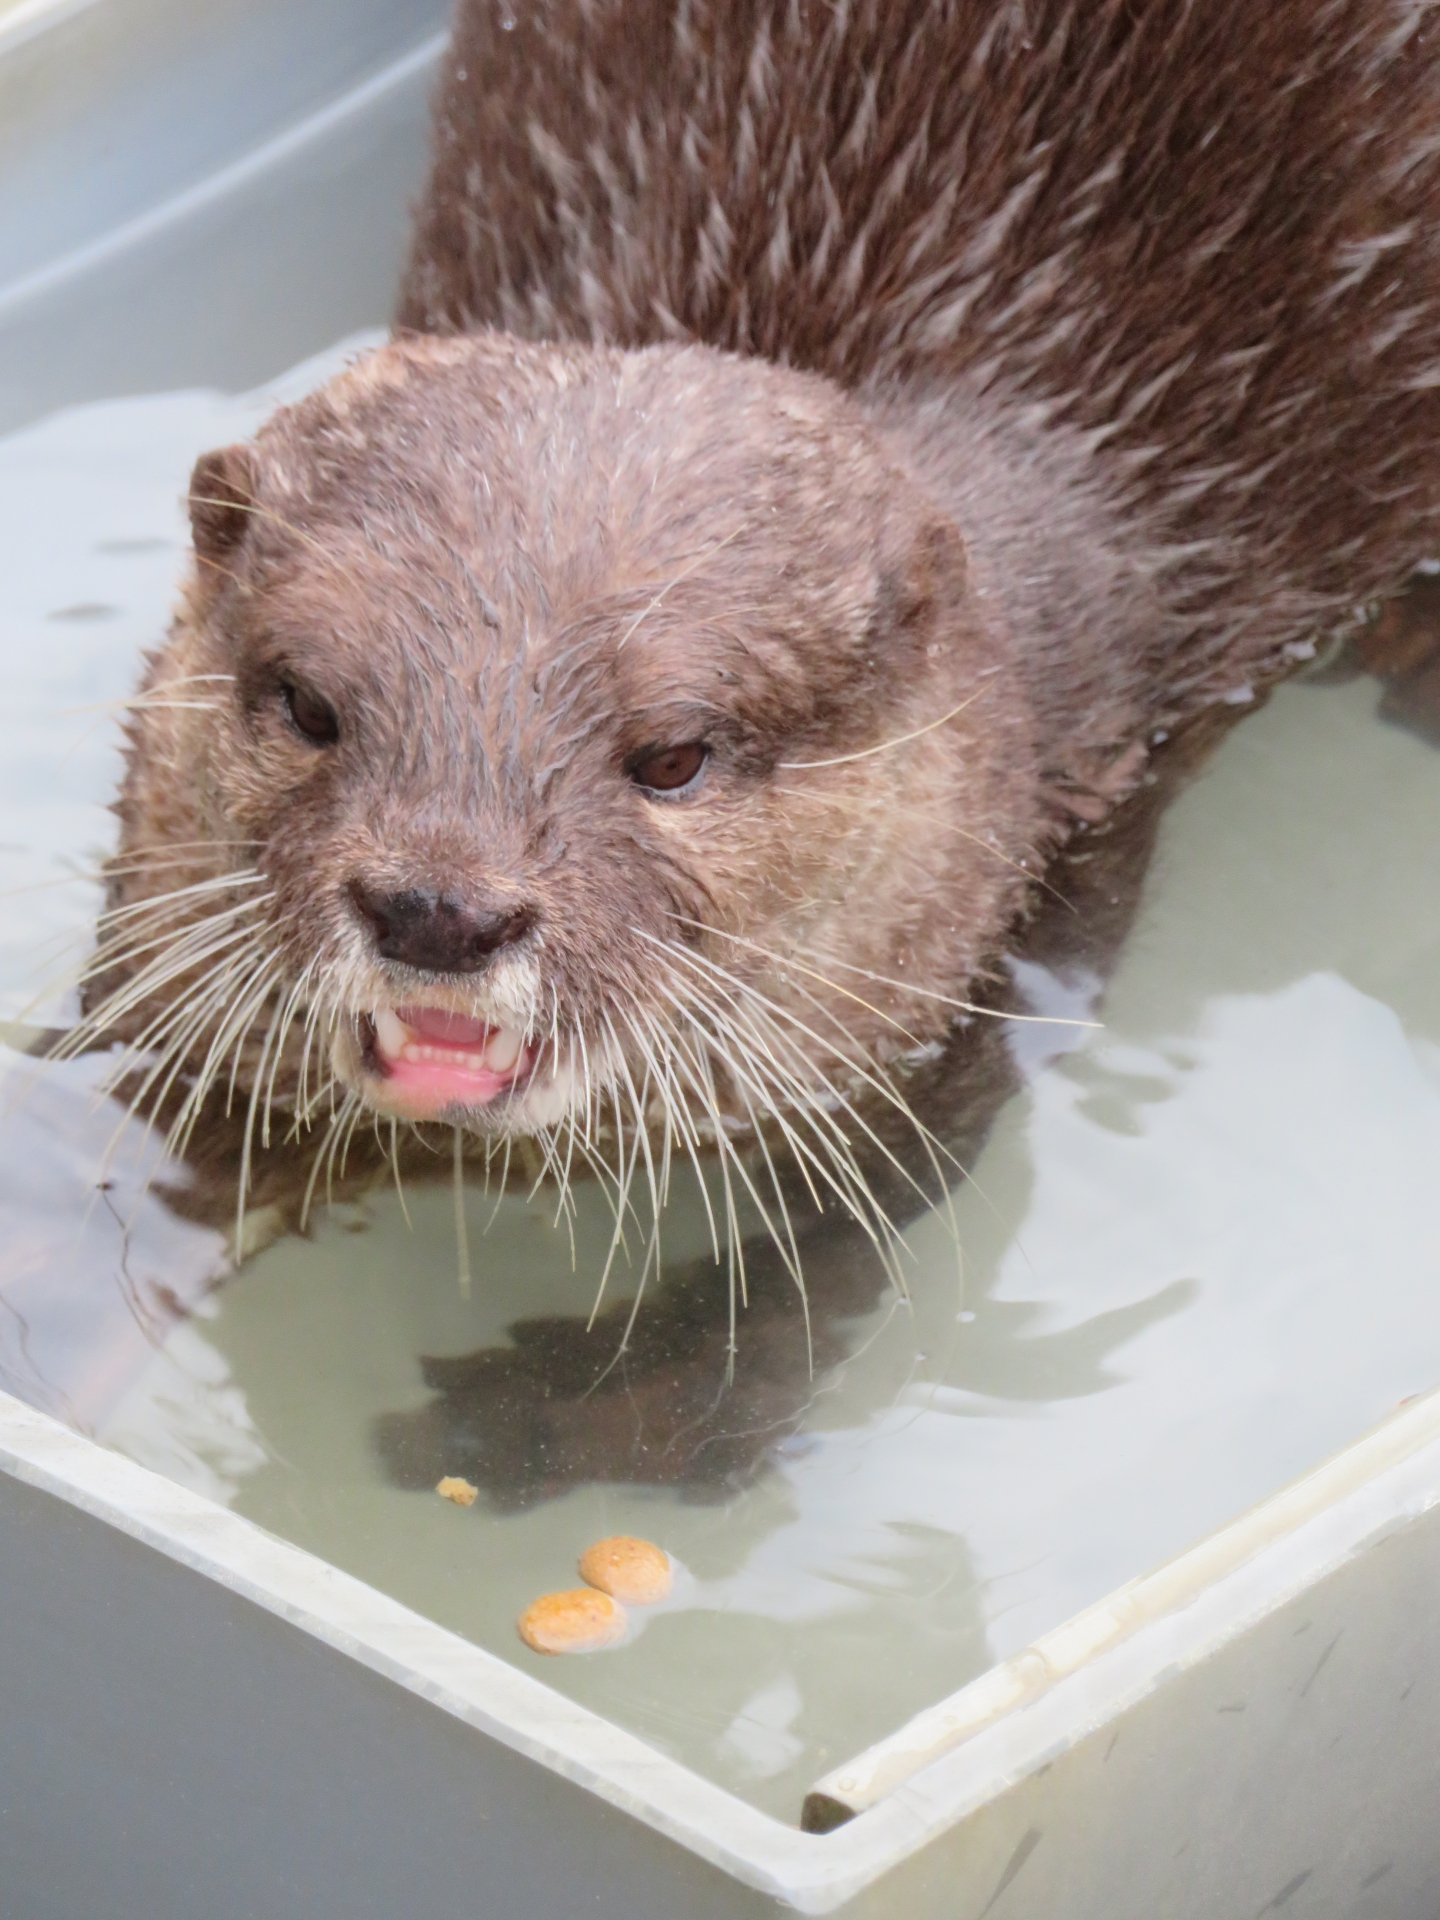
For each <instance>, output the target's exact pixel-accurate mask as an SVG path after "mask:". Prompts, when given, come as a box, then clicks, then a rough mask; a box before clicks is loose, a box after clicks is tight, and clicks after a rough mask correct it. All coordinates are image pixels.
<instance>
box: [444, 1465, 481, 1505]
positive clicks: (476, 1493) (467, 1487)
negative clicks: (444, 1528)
mask: <svg viewBox="0 0 1440 1920" xmlns="http://www.w3.org/2000/svg"><path fill="white" fill-rule="evenodd" d="M435 1491H436V1492H437V1493H438V1494H439V1496H440V1498H441V1499H442V1500H453V1501H454V1502H455V1504H456V1506H457V1507H473V1506H474V1504H475V1502H476V1501H477V1500H478V1499H479V1498H480V1489H479V1488H478V1487H472V1486H471V1484H470V1482H469V1481H468V1480H461V1479H460V1478H459V1477H458V1476H457V1475H455V1474H451V1473H447V1474H446V1476H445V1478H444V1479H443V1480H439V1481H437V1482H436V1484H435Z"/></svg>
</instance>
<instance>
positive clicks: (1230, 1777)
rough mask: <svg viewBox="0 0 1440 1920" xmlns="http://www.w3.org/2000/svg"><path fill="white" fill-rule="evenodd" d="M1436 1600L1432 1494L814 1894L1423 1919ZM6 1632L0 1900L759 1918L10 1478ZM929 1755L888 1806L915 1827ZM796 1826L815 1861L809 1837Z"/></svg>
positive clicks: (679, 1861) (890, 1907)
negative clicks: (1310, 1582) (978, 1798)
mask: <svg viewBox="0 0 1440 1920" xmlns="http://www.w3.org/2000/svg"><path fill="white" fill-rule="evenodd" d="M1437 1591H1440V1509H1432V1510H1431V1511H1430V1512H1428V1513H1427V1514H1425V1515H1424V1516H1423V1517H1422V1518H1420V1519H1418V1520H1413V1521H1411V1522H1409V1523H1408V1524H1406V1525H1403V1526H1400V1527H1398V1528H1396V1529H1395V1530H1393V1531H1390V1532H1388V1533H1387V1534H1384V1535H1382V1536H1380V1537H1378V1538H1377V1539H1376V1540H1375V1541H1374V1542H1373V1543H1372V1544H1371V1545H1370V1546H1369V1547H1368V1548H1367V1549H1366V1550H1365V1552H1364V1553H1363V1554H1361V1555H1360V1556H1359V1557H1358V1558H1357V1559H1355V1560H1353V1561H1351V1562H1350V1563H1349V1564H1347V1565H1345V1566H1344V1567H1342V1568H1340V1569H1339V1570H1338V1571H1337V1572H1335V1573H1333V1574H1331V1575H1330V1576H1329V1577H1328V1578H1327V1579H1325V1580H1324V1581H1322V1582H1321V1583H1319V1584H1318V1585H1317V1586H1316V1587H1314V1588H1312V1589H1311V1591H1310V1592H1309V1593H1307V1594H1306V1595H1304V1596H1303V1597H1302V1598H1301V1599H1299V1600H1297V1601H1294V1602H1291V1603H1290V1604H1288V1605H1286V1606H1284V1607H1282V1608H1280V1609H1279V1610H1278V1611H1277V1612H1275V1613H1273V1614H1272V1615H1270V1616H1269V1617H1268V1619H1266V1620H1265V1621H1263V1622H1262V1623H1261V1624H1260V1625H1259V1626H1258V1627H1256V1628H1254V1629H1252V1630H1251V1631H1250V1632H1249V1633H1248V1634H1247V1635H1245V1636H1244V1637H1243V1638H1242V1639H1240V1640H1238V1641H1236V1642H1233V1643H1232V1644H1231V1645H1229V1646H1228V1647H1226V1648H1225V1649H1224V1650H1223V1651H1222V1652H1220V1653H1219V1654H1217V1655H1215V1656H1214V1657H1212V1658H1211V1659H1210V1660H1208V1661H1206V1662H1205V1663H1203V1664H1202V1665H1201V1666H1199V1667H1197V1668H1194V1669H1192V1670H1190V1671H1188V1672H1184V1673H1179V1674H1176V1675H1174V1676H1172V1677H1170V1678H1168V1679H1167V1680H1166V1681H1165V1683H1164V1684H1163V1685H1162V1686H1161V1687H1160V1689H1159V1690H1158V1691H1157V1692H1155V1693H1153V1694H1152V1695H1151V1696H1150V1697H1149V1698H1148V1699H1146V1700H1145V1701H1143V1702H1142V1703H1141V1704H1140V1705H1139V1706H1137V1707H1134V1708H1132V1709H1131V1710H1130V1711H1129V1712H1128V1713H1126V1714H1124V1715H1122V1716H1121V1717H1120V1718H1119V1719H1117V1720H1115V1721H1114V1722H1112V1723H1111V1724H1110V1725H1108V1726H1106V1727H1104V1728H1102V1729H1101V1731H1100V1732H1099V1733H1097V1734H1094V1735H1091V1736H1090V1737H1089V1738H1087V1739H1084V1740H1082V1741H1081V1742H1080V1743H1079V1744H1078V1745H1076V1746H1074V1747H1071V1748H1069V1749H1068V1750H1067V1751H1064V1752H1061V1753H1059V1754H1057V1756H1056V1758H1055V1759H1054V1761H1053V1762H1052V1763H1050V1764H1048V1765H1042V1767H1041V1768H1040V1769H1039V1770H1038V1771H1037V1772H1035V1773H1034V1774H1033V1775H1031V1776H1030V1777H1028V1778H1026V1779H1025V1780H1023V1781H1022V1782H1021V1783H1020V1784H1018V1785H1017V1786H1014V1787H1012V1788H1011V1789H1010V1790H1009V1791H1005V1792H1002V1793H1000V1794H999V1795H998V1797H996V1798H995V1799H994V1800H993V1801H991V1802H989V1803H988V1804H985V1805H982V1806H981V1807H979V1808H978V1809H977V1810H976V1811H975V1812H973V1813H972V1814H970V1815H969V1817H968V1818H965V1819H963V1820H961V1821H959V1822H958V1823H957V1824H955V1825H954V1826H952V1827H951V1828H950V1829H949V1830H948V1831H947V1832H945V1833H944V1834H942V1835H941V1836H940V1837H939V1838H938V1839H936V1840H935V1841H933V1842H932V1843H931V1844H930V1845H929V1846H927V1847H925V1848H923V1849H922V1850H921V1851H920V1852H918V1853H917V1854H915V1855H914V1856H913V1857H911V1858H910V1859H908V1860H907V1861H905V1862H903V1863H902V1864H901V1865H899V1866H897V1867H895V1868H894V1869H893V1870H891V1871H890V1872H888V1873H887V1874H885V1875H884V1876H883V1877H882V1878H880V1879H879V1880H877V1881H876V1882H874V1883H873V1884H871V1885H870V1886H868V1887H867V1888H866V1889H865V1890H864V1891H863V1892H862V1893H860V1894H858V1895H857V1896H856V1897H855V1898H853V1899H851V1900H850V1901H849V1902H847V1903H845V1904H843V1905H841V1906H840V1907H838V1908H836V1909H835V1911H837V1912H839V1913H841V1914H842V1915H844V1916H846V1917H847V1920H898V1916H902V1915H903V1916H905V1920H942V1916H943V1920H982V1917H983V1920H1229V1917H1230V1916H1232V1915H1233V1916H1250V1915H1254V1916H1257V1920H1258V1916H1260V1915H1262V1914H1269V1913H1277V1914H1278V1913H1282V1912H1283V1913H1284V1915H1285V1917H1286V1920H1304V1917H1309V1920H1318V1917H1320V1916H1323V1917H1324V1920H1434V1915H1435V1913H1436V1912H1437V1910H1440V1822H1437V1820H1436V1818H1435V1812H1434V1809H1435V1805H1436V1800H1437V1793H1440V1742H1437V1737H1436V1730H1437V1728H1440V1659H1437V1653H1440V1646H1437V1641H1440V1629H1437V1626H1436V1608H1435V1595H1436V1593H1437ZM0 1619H3V1620H4V1622H5V1639H4V1650H5V1658H4V1659H3V1660H0V1729H3V1733H0V1863H3V1866H0V1913H3V1915H4V1920H100V1916H102V1915H103V1916H104V1920H132V1916H133V1920H198V1917H199V1916H201V1915H203V1916H204V1920H231V1916H234V1920H241V1916H245V1920H329V1917H330V1916H332V1915H333V1916H335V1920H340V1916H342V1915H344V1916H350V1917H359V1916H370V1915H373V1916H375V1920H400V1916H402V1915H403V1916H404V1920H453V1917H454V1916H457V1915H464V1914H474V1915H480V1916H484V1917H485V1920H509V1916H511V1915H514V1916H515V1920H550V1916H554V1920H562V1917H563V1920H570V1916H572V1915H575V1914H577V1913H583V1914H590V1915H594V1916H596V1920H645V1916H650V1915H654V1916H656V1920H660V1916H684V1917H685V1920H710V1917H711V1916H716V1917H717V1920H718V1917H719V1916H730V1915H734V1916H737V1920H738V1917H740V1916H745V1917H748V1916H753V1915H759V1914H766V1913H779V1912H783V1911H786V1910H787V1908H786V1907H785V1906H784V1904H783V1903H777V1902H775V1901H773V1900H771V1899H768V1898H766V1897H765V1896H763V1895H760V1894H757V1893H755V1892H754V1891H752V1890H751V1889H749V1888H747V1887H746V1886H744V1885H742V1884H741V1883H740V1882H739V1881H736V1880H734V1879H731V1878H729V1877H728V1876H726V1875H724V1874H722V1873H721V1872H719V1871H718V1870H717V1869H715V1868H713V1867H711V1866H709V1865H707V1864H706V1863H705V1862H704V1861H702V1860H700V1859H698V1858H695V1857H692V1856H690V1855H689V1854H688V1853H687V1852H686V1851H685V1850H684V1849H683V1848H682V1847H680V1846H678V1845H676V1844H675V1843H674V1842H672V1841H670V1840H668V1839H666V1838H664V1837H662V1836H661V1835H660V1834H658V1833H656V1832H654V1831H652V1830H651V1829H650V1828H649V1827H647V1826H646V1825H644V1824H643V1823H642V1822H640V1821H638V1820H635V1819H632V1818H630V1817H628V1816H626V1815H624V1814H622V1813H621V1812H619V1811H618V1810H617V1809H615V1808H613V1807H611V1806H608V1805H606V1804H605V1803H604V1802H602V1801H601V1800H599V1799H598V1798H596V1797H595V1796H593V1795H592V1794H590V1793H588V1792H587V1791H585V1790H584V1789H582V1788H579V1787H576V1786H574V1785H573V1784H571V1783H570V1782H568V1781H566V1780H564V1779H562V1778H560V1777H559V1776H557V1775H554V1774H551V1773H550V1772H548V1771H547V1770H546V1769H545V1768H543V1767H541V1766H539V1765H537V1764H536V1763H535V1762H533V1761H531V1760H529V1759H527V1758H525V1757H523V1756H522V1755H520V1754H518V1753H516V1752H514V1751H512V1750H511V1749H510V1748H508V1747H506V1746H503V1745H501V1744H500V1743H499V1742H497V1741H495V1740H493V1739H490V1738H489V1737H487V1736H486V1735H485V1734H483V1733H481V1732H479V1731H477V1730H476V1729H474V1728H473V1727H469V1726H466V1725H464V1724H463V1723H461V1722H459V1721H457V1720H455V1719H453V1718H452V1717H451V1716H450V1715H448V1714H446V1713H444V1712H443V1711H441V1710H440V1709H438V1708H436V1707H433V1706H431V1705H429V1704H428V1703H427V1702H426V1701H424V1700H422V1699H420V1698H419V1697H417V1696H416V1695H414V1694H412V1693H410V1692H408V1691H406V1690H405V1689H403V1688H401V1687H399V1686H396V1685H395V1684H393V1683H392V1682H389V1681H387V1680H385V1679H383V1678H382V1677H380V1676H378V1675H376V1674H374V1673H372V1672H370V1671H368V1670H366V1669H365V1668H362V1667H360V1666H358V1665H356V1664H355V1663H354V1662H352V1661H351V1660H349V1659H347V1658H346V1657H345V1655H344V1654H342V1653H340V1652H337V1651H336V1650H334V1649H333V1648H331V1647H328V1646H325V1645H323V1644H322V1643H321V1642H319V1641H317V1640H315V1639H313V1638H312V1637H311V1636H309V1635H308V1634H306V1633H303V1632H301V1631H300V1630H298V1629H297V1628H295V1627H293V1626H291V1625H289V1624H288V1623H287V1622H285V1621H283V1620H281V1619H279V1618H277V1617H275V1616H273V1615H271V1614H269V1613H266V1612H264V1611H263V1610H262V1609H260V1608H258V1607H256V1606H255V1605H253V1604H252V1603H251V1602H249V1601H247V1600H245V1599H242V1598H240V1597H239V1596H237V1595H235V1594H234V1593H232V1592H230V1591H228V1590H227V1589H225V1588H223V1587H221V1586H219V1585H218V1584H216V1583H214V1582H212V1581H211V1580H209V1579H207V1578H206V1577H204V1576H203V1575H201V1574H198V1573H196V1572H194V1571H192V1570H190V1569H189V1568H186V1567H183V1566H180V1565H177V1564H175V1563H174V1562H172V1561H170V1560H168V1559H166V1558H165V1557H163V1556H162V1555H160V1554H157V1553H156V1552H154V1551H153V1550H152V1549H150V1548H148V1547H146V1546H143V1545H141V1544H139V1543H138V1542H136V1541H134V1540H132V1539H130V1538H129V1537H127V1536H126V1535H124V1534H122V1533H120V1532H118V1531H117V1530H116V1529H115V1528H113V1527H111V1526H109V1525H107V1524H106V1523H105V1522H103V1521H101V1520H98V1519H95V1518H93V1517H91V1516H89V1515H87V1514H84V1513H82V1512H79V1511H77V1510H76V1509H75V1508H73V1507H71V1506H70V1505H68V1504H67V1503H66V1502H64V1501H61V1500H59V1499H57V1498H55V1497H54V1496H52V1495H50V1494H48V1493H45V1492H41V1491H39V1490H37V1489H35V1488H33V1487H30V1486H26V1485H24V1484H22V1483H20V1482H19V1481H17V1480H15V1479H13V1478H11V1477H10V1476H8V1475H0ZM944 1770H945V1768H944V1763H942V1766H941V1768H939V1769H932V1770H931V1774H930V1777H929V1778H928V1779H927V1776H925V1775H920V1776H917V1779H916V1781H915V1782H914V1783H912V1785H911V1786H909V1787H906V1788H902V1789H901V1790H900V1792H899V1793H898V1794H897V1795H895V1796H894V1799H895V1800H896V1801H897V1802H904V1801H905V1800H907V1798H913V1802H914V1805H915V1808H916V1811H917V1813H920V1814H921V1815H922V1817H923V1813H924V1811H925V1807H926V1803H927V1802H928V1803H930V1804H933V1802H934V1800H935V1799H936V1798H940V1797H943V1795H944V1793H945V1791H946V1783H945V1780H944V1778H943V1775H944ZM888 1817H889V1816H888V1815H887V1811H886V1809H885V1808H884V1807H883V1806H882V1807H881V1808H877V1809H876V1813H875V1814H874V1815H867V1816H862V1817H861V1818H860V1819H859V1820H857V1821H855V1822H853V1823H852V1824H851V1826H850V1827H848V1828H846V1829H843V1830H842V1831H841V1833H839V1834H836V1835H835V1836H833V1842H839V1843H840V1847H839V1849H838V1851H839V1852H841V1853H850V1852H851V1851H852V1850H853V1849H854V1848H855V1847H856V1845H857V1843H861V1844H863V1841H864V1835H865V1827H866V1823H867V1821H875V1822H884V1821H886V1820H887V1819H888ZM796 1840H797V1844H800V1845H802V1846H803V1847H804V1848H805V1849H806V1851H807V1853H809V1855H810V1858H811V1860H812V1862H819V1861H820V1860H822V1859H823V1858H824V1857H825V1856H826V1853H827V1850H828V1849H829V1848H830V1847H831V1845H832V1841H828V1840H809V1841H802V1840H801V1837H800V1836H796ZM837 1864H839V1862H838V1860H837ZM804 1904H805V1905H806V1906H810V1905H811V1902H810V1901H809V1900H806V1901H805V1903H804Z"/></svg>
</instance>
